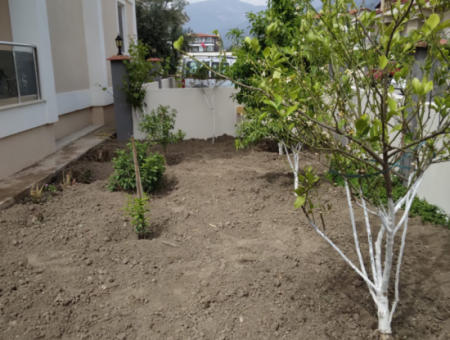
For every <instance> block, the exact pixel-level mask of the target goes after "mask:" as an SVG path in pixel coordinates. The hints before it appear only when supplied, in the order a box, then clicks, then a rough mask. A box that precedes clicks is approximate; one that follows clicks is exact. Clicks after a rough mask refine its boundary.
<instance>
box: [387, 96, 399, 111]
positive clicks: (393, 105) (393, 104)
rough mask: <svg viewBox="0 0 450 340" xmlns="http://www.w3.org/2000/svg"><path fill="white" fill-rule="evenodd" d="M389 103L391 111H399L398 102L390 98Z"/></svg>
mask: <svg viewBox="0 0 450 340" xmlns="http://www.w3.org/2000/svg"><path fill="white" fill-rule="evenodd" d="M387 101H388V105H389V109H390V110H391V111H397V102H396V101H395V99H393V98H391V97H388V99H387Z"/></svg>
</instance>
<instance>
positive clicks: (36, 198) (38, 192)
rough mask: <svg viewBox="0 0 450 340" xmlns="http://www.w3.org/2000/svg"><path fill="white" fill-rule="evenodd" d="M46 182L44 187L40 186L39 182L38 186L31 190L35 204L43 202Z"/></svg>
mask: <svg viewBox="0 0 450 340" xmlns="http://www.w3.org/2000/svg"><path fill="white" fill-rule="evenodd" d="M44 187H45V184H42V187H40V188H39V184H37V183H36V187H35V188H34V189H33V186H32V187H31V190H30V198H31V201H32V202H33V203H34V204H39V203H41V196H42V190H44Z"/></svg>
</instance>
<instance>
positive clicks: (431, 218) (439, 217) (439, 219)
mask: <svg viewBox="0 0 450 340" xmlns="http://www.w3.org/2000/svg"><path fill="white" fill-rule="evenodd" d="M334 170H335V171H336V172H340V171H338V170H337V169H334ZM370 172H373V170H372V171H369V173H370ZM357 173H358V171H356V169H355V167H354V166H349V167H348V169H346V174H348V175H356V174H357ZM327 178H328V180H330V181H332V182H334V183H335V184H337V185H340V186H345V180H344V178H343V177H342V176H341V175H338V174H334V173H329V174H328V175H327ZM375 181H378V182H379V183H377V184H376V185H375ZM350 182H351V183H352V184H353V186H355V187H359V184H361V187H362V191H363V194H364V196H365V197H366V198H368V199H370V200H372V201H375V202H374V203H377V202H376V200H378V199H379V200H380V201H381V203H383V204H384V205H385V206H386V205H387V196H386V191H385V190H383V187H384V179H383V178H382V176H381V175H378V176H376V175H374V176H373V177H366V178H365V179H364V180H362V179H361V178H357V177H353V178H351V179H350ZM406 191H407V188H406V187H405V186H404V185H403V184H402V181H401V180H400V179H399V178H398V177H395V178H394V180H393V182H392V196H393V199H394V201H396V200H398V199H400V198H402V197H404V196H405V195H406ZM410 215H411V216H412V217H415V216H420V217H421V218H422V221H423V222H430V223H433V224H437V225H443V226H446V227H449V228H450V216H449V215H446V214H445V213H443V212H442V211H441V210H440V209H439V207H438V206H436V205H434V204H431V203H428V202H427V200H425V199H421V198H419V197H417V196H416V197H415V198H414V200H413V203H412V205H411V210H410Z"/></svg>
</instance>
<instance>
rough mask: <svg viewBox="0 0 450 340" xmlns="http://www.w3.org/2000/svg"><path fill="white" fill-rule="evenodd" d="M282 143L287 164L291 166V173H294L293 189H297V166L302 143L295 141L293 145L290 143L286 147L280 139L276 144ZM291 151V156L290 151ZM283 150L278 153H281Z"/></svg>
mask: <svg viewBox="0 0 450 340" xmlns="http://www.w3.org/2000/svg"><path fill="white" fill-rule="evenodd" d="M280 144H281V145H282V146H283V147H284V151H285V153H286V157H287V159H288V161H289V166H290V167H291V170H292V173H293V174H294V190H297V189H298V167H299V161H300V151H301V150H302V144H301V143H297V144H295V145H291V146H290V147H289V149H288V147H287V146H286V144H285V143H284V142H283V141H281V142H280V143H278V145H280ZM289 151H291V152H292V158H291V153H290V152H289ZM282 154H283V152H281V153H280V155H282Z"/></svg>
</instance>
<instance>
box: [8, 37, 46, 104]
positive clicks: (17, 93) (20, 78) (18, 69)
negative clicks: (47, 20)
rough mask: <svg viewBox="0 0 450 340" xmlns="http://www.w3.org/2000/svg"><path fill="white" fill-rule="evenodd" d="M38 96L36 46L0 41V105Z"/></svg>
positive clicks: (20, 101) (23, 101) (27, 100)
mask: <svg viewBox="0 0 450 340" xmlns="http://www.w3.org/2000/svg"><path fill="white" fill-rule="evenodd" d="M40 98H41V94H40V88H39V71H38V64H37V52H36V46H34V45H27V44H18V43H13V42H7V41H0V107H2V106H6V105H14V104H21V103H25V102H30V101H33V100H38V99H40Z"/></svg>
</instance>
